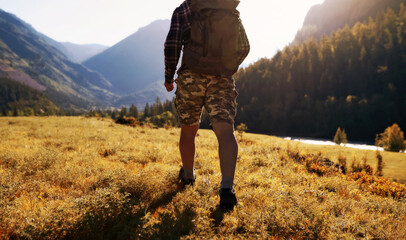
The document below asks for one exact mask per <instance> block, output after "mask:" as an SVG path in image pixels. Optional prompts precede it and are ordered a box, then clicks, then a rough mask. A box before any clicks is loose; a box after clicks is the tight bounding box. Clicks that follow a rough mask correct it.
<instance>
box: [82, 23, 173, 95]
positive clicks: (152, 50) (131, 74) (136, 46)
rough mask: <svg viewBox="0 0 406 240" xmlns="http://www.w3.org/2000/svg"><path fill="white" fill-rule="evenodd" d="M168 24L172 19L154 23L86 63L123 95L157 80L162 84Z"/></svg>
mask: <svg viewBox="0 0 406 240" xmlns="http://www.w3.org/2000/svg"><path fill="white" fill-rule="evenodd" d="M169 25H170V21H169V20H157V21H155V22H152V23H151V24H149V25H148V26H146V27H143V28H140V29H139V30H138V31H137V32H136V33H134V34H132V35H130V36H129V37H127V38H126V39H124V40H122V41H121V42H119V43H117V44H116V45H114V46H112V47H111V48H109V49H107V50H106V51H104V52H103V53H101V54H98V55H96V56H94V57H92V58H90V59H89V60H87V61H85V62H84V63H83V64H84V65H85V66H87V67H89V68H90V69H93V70H95V71H97V72H100V73H101V74H103V76H104V77H106V78H107V79H108V80H109V81H110V82H111V83H112V84H113V90H114V91H116V92H117V93H119V94H121V95H129V94H134V93H136V92H139V91H142V90H145V89H147V87H148V86H149V85H150V84H151V83H154V82H156V81H161V82H162V83H163V82H164V80H163V79H164V55H163V54H164V52H163V48H164V42H165V38H166V34H167V33H168V30H169ZM154 99H155V98H154ZM154 99H152V100H154Z"/></svg>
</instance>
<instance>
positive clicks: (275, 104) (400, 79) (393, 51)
mask: <svg viewBox="0 0 406 240" xmlns="http://www.w3.org/2000/svg"><path fill="white" fill-rule="evenodd" d="M236 83H237V89H238V90H239V96H238V99H237V100H238V113H237V119H236V122H237V124H238V123H241V122H243V123H246V124H247V125H248V126H249V128H250V130H252V131H256V132H266V133H271V134H275V135H288V136H305V137H319V138H329V139H330V138H332V136H334V132H335V131H336V129H337V127H339V126H341V127H343V128H345V129H346V131H347V134H348V138H349V139H352V140H364V141H365V140H367V141H371V142H372V141H373V139H374V138H375V135H376V134H377V133H380V132H383V130H384V129H385V128H386V127H387V126H390V125H392V124H393V123H398V124H399V126H400V127H401V128H403V129H404V128H405V127H406V125H405V124H406V111H405V110H406V109H405V106H406V94H405V92H406V9H405V6H404V5H403V4H402V5H401V6H400V8H399V9H398V12H395V11H393V10H391V9H388V10H387V11H385V12H382V13H380V14H378V16H377V17H376V19H372V18H369V20H368V21H367V22H364V23H361V22H358V23H356V24H355V25H354V26H353V27H352V28H350V27H348V26H346V27H345V28H343V29H340V30H338V31H336V32H333V33H332V34H331V35H330V36H323V37H322V38H321V40H319V41H316V40H315V39H311V40H309V41H307V42H305V43H303V44H301V45H295V46H291V47H286V48H285V49H283V50H282V51H279V52H278V53H277V54H276V55H275V56H274V57H273V58H272V59H261V60H259V61H257V62H256V63H254V64H252V65H250V66H249V67H247V68H245V69H242V70H240V71H239V72H238V73H237V74H236Z"/></svg>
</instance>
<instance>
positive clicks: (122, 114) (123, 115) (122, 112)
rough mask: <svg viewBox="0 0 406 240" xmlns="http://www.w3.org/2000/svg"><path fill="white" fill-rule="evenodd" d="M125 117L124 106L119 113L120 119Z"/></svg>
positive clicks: (125, 110) (125, 109)
mask: <svg viewBox="0 0 406 240" xmlns="http://www.w3.org/2000/svg"><path fill="white" fill-rule="evenodd" d="M125 116H127V108H126V107H125V106H123V107H122V108H121V111H120V117H125Z"/></svg>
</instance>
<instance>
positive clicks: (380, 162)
mask: <svg viewBox="0 0 406 240" xmlns="http://www.w3.org/2000/svg"><path fill="white" fill-rule="evenodd" d="M376 160H377V164H376V175H377V176H383V167H384V166H385V165H384V163H383V157H382V155H381V153H380V152H379V151H376Z"/></svg>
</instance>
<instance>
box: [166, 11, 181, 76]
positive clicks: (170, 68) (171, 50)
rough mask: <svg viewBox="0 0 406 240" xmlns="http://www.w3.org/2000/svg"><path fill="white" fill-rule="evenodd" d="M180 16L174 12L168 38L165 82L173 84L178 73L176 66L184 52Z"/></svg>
mask: <svg viewBox="0 0 406 240" xmlns="http://www.w3.org/2000/svg"><path fill="white" fill-rule="evenodd" d="M181 27H182V26H181V22H180V16H179V13H178V11H177V10H175V11H174V13H173V15H172V19H171V26H170V29H169V32H168V36H167V37H166V41H165V45H164V52H165V82H168V83H172V82H173V81H174V80H173V77H174V75H175V72H176V66H177V65H178V61H179V58H180V53H181V50H182V39H181V37H182V31H181Z"/></svg>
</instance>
